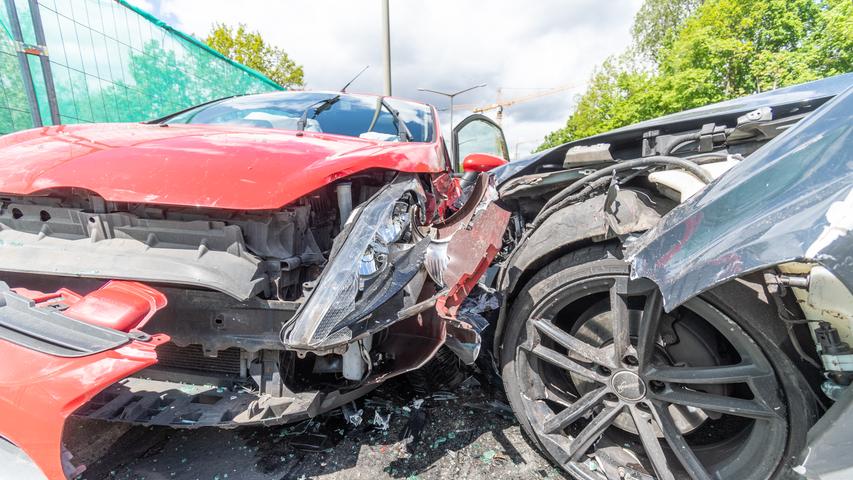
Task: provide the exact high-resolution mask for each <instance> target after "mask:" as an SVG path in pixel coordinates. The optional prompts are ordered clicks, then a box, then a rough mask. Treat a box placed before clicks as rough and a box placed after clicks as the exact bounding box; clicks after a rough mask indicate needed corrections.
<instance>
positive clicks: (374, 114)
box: [165, 92, 434, 142]
mask: <svg viewBox="0 0 853 480" xmlns="http://www.w3.org/2000/svg"><path fill="white" fill-rule="evenodd" d="M335 97H339V98H337V99H335ZM326 101H328V102H326ZM385 103H386V105H387V106H390V108H392V109H394V111H395V112H397V114H398V115H399V117H400V119H401V120H402V121H403V122H405V124H406V127H407V129H408V130H409V132H410V133H411V136H412V141H415V142H431V141H432V140H433V131H434V127H433V125H434V124H433V114H432V109H430V108H429V107H428V106H426V105H423V104H419V103H414V102H407V101H403V100H398V99H391V98H386V99H385ZM306 110H307V112H308V113H307V115H306V124H305V130H307V131H314V132H325V133H333V134H337V135H347V136H351V137H364V138H372V139H380V140H400V138H399V132H398V129H397V125H396V122H395V120H394V116H393V115H392V114H391V112H390V111H389V110H388V108H386V107H384V106H383V105H382V98H381V97H376V96H369V95H354V94H335V93H316V92H278V93H271V94H262V95H249V96H244V97H235V98H229V99H225V100H221V101H219V102H214V103H211V104H206V105H201V106H199V107H196V108H194V109H191V110H188V111H185V112H181V113H179V114H177V115H175V116H172V117H167V119H166V121H165V123H171V124H176V123H186V124H209V125H238V126H247V127H257V128H279V129H285V130H297V129H298V128H299V120H300V118H301V117H302V116H303V114H304V113H305V112H306Z"/></svg>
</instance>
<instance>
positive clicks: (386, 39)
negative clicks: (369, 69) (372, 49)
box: [382, 0, 391, 95]
mask: <svg viewBox="0 0 853 480" xmlns="http://www.w3.org/2000/svg"><path fill="white" fill-rule="evenodd" d="M382 47H383V48H382V50H383V51H382V54H383V55H382V58H383V63H384V64H385V89H384V93H385V95H391V12H390V9H389V6H388V0H382Z"/></svg>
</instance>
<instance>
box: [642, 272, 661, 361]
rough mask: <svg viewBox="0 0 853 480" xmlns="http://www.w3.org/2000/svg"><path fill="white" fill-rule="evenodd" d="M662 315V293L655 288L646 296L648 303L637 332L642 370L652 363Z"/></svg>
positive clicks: (644, 308)
mask: <svg viewBox="0 0 853 480" xmlns="http://www.w3.org/2000/svg"><path fill="white" fill-rule="evenodd" d="M662 315H663V303H662V301H661V294H660V291H659V290H658V289H657V288H655V289H654V290H652V293H651V294H649V296H648V297H646V304H645V306H644V307H643V316H642V319H641V320H640V325H639V332H638V333H637V337H638V338H637V360H638V361H639V363H640V371H641V372H642V371H644V370H645V369H646V368H648V366H649V365H651V362H652V355H653V354H654V351H655V344H656V343H657V336H658V329H659V328H660V319H661V316H662Z"/></svg>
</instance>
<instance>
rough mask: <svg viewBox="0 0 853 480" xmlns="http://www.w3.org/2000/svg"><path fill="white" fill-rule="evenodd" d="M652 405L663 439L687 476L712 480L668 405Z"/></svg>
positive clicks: (699, 479)
mask: <svg viewBox="0 0 853 480" xmlns="http://www.w3.org/2000/svg"><path fill="white" fill-rule="evenodd" d="M650 403H651V405H650V406H651V408H652V414H653V415H654V417H655V420H657V422H658V425H659V426H660V429H661V431H662V432H663V438H664V439H666V442H667V443H668V444H669V446H670V448H672V451H673V452H674V453H675V456H676V457H677V458H678V460H679V461H680V462H681V465H682V466H684V469H685V470H686V471H687V474H688V475H690V478H692V479H693V480H710V479H711V475H709V474H708V471H707V470H706V469H705V467H704V466H703V465H702V462H700V461H699V459H698V458H696V455H695V454H694V453H693V449H692V448H690V445H688V444H687V441H686V440H684V437H683V436H682V435H681V432H680V431H679V430H678V427H676V426H675V422H674V421H673V419H672V417H671V416H670V414H669V410H668V409H667V407H666V405H664V404H662V403H660V402H650ZM644 444H645V442H644ZM655 468H657V467H655Z"/></svg>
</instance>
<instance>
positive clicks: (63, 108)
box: [0, 0, 282, 134]
mask: <svg viewBox="0 0 853 480" xmlns="http://www.w3.org/2000/svg"><path fill="white" fill-rule="evenodd" d="M10 2H11V3H13V5H14V7H15V10H16V12H17V20H18V23H19V25H20V31H21V39H22V42H18V41H16V40H15V35H14V31H15V29H14V26H13V24H12V21H13V20H14V19H13V18H11V17H10V11H9V10H10V9H9V8H8V4H9V3H10ZM34 8H37V9H38V11H37V12H33V9H34ZM34 14H35V15H34ZM36 16H37V17H40V19H41V25H42V30H43V32H44V43H45V45H41V47H44V48H42V50H43V53H42V55H39V54H38V52H37V51H35V52H34V51H33V48H29V47H39V45H38V42H37V35H36V31H37V24H36V23H34V21H33V18H34V17H36ZM0 24H2V25H0V27H2V28H0V85H2V89H3V95H2V97H0V134H4V133H9V132H13V131H16V130H21V129H25V128H30V127H33V126H34V121H33V111H32V109H33V108H36V109H38V112H39V114H40V117H41V123H42V124H43V125H50V124H51V123H52V121H51V113H52V112H51V108H50V102H49V91H50V90H49V87H50V85H52V86H53V89H54V90H55V92H56V110H58V114H59V120H60V122H61V123H81V122H137V121H143V120H149V119H153V118H157V117H160V116H164V115H166V114H168V113H171V112H175V111H178V110H182V109H185V108H188V107H190V106H193V105H196V104H199V103H203V102H206V101H210V100H214V99H217V98H222V97H226V96H230V95H237V94H244V93H260V92H268V91H274V90H280V89H282V87H280V86H279V85H277V84H276V83H274V82H272V81H271V80H269V79H268V78H266V77H265V76H263V75H261V74H260V73H258V72H256V71H254V70H251V69H249V68H247V67H245V66H243V65H240V64H238V63H236V62H233V61H231V60H229V59H227V58H225V57H223V56H221V55H220V54H219V53H217V52H215V51H213V50H211V49H210V48H208V47H207V46H206V45H204V44H203V43H201V42H199V41H198V40H196V39H194V38H193V37H190V36H189V35H186V34H184V33H182V32H179V31H177V30H174V29H173V28H171V27H169V26H168V25H166V24H164V23H163V22H161V21H160V20H158V19H156V18H154V17H153V16H151V15H149V14H147V13H145V12H142V11H139V10H137V9H136V8H134V7H132V6H130V5H128V4H126V3H124V2H123V1H113V0H37V1H33V0H0ZM22 50H23V51H25V52H28V53H25V54H24V58H25V59H26V62H27V64H28V65H29V70H30V72H29V75H27V74H26V72H25V71H24V69H23V68H22V67H21V60H20V59H19V56H20V54H19V51H22ZM44 53H46V58H47V59H48V60H49V69H48V70H49V71H50V75H46V73H47V72H46V71H45V69H44V68H43V67H42V62H41V58H40V56H43V54H44ZM28 77H29V78H28ZM25 82H30V84H31V85H32V87H33V88H32V91H33V98H32V100H31V99H30V97H28V95H27V90H28V89H27V88H26V83H25Z"/></svg>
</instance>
